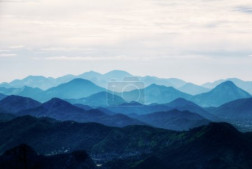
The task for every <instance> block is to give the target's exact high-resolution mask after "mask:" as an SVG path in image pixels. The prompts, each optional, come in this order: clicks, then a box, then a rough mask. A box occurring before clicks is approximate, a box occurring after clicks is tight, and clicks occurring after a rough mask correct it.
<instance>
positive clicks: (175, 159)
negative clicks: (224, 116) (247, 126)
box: [104, 123, 252, 169]
mask: <svg viewBox="0 0 252 169" xmlns="http://www.w3.org/2000/svg"><path fill="white" fill-rule="evenodd" d="M249 138H251V136H250V134H242V133H239V132H238V131H237V130H236V129H235V128H233V127H232V126H230V125H229V124H226V123H211V124H209V125H208V126H204V127H199V128H196V129H193V130H191V131H189V132H184V133H183V134H181V141H182V140H184V139H185V140H184V141H182V142H183V143H182V144H179V143H177V144H174V145H173V146H168V147H166V148H164V149H162V150H161V151H156V152H155V153H152V154H149V155H146V156H142V157H139V158H135V159H134V158H128V159H125V160H119V159H118V160H113V161H111V162H108V163H107V164H105V165H104V166H105V167H109V169H116V168H118V167H120V168H121V169H153V166H155V169H174V168H176V169H185V168H186V169H196V168H199V169H231V168H233V169H238V168H239V169H250V168H251V167H252V161H251V159H250V156H251V155H252V148H251V141H248V140H249Z"/></svg>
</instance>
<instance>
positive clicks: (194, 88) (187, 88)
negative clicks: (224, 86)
mask: <svg viewBox="0 0 252 169" xmlns="http://www.w3.org/2000/svg"><path fill="white" fill-rule="evenodd" d="M178 90H180V91H182V92H184V93H188V94H190V95H196V94H201V93H205V92H208V91H209V90H210V89H208V88H205V87H202V86H198V85H195V84H193V83H186V84H185V85H183V86H181V87H179V88H178Z"/></svg>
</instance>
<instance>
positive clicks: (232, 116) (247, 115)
mask: <svg viewBox="0 0 252 169" xmlns="http://www.w3.org/2000/svg"><path fill="white" fill-rule="evenodd" d="M211 113H212V114H214V115H216V116H217V117H219V118H220V119H222V120H223V121H226V122H229V123H232V124H234V125H235V126H237V127H238V128H239V129H242V130H251V129H252V98H248V99H239V100H235V101H232V102H229V103H226V104H224V105H221V106H220V107H218V108H216V109H213V110H212V111H211Z"/></svg>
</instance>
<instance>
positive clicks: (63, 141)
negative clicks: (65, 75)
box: [0, 116, 252, 169]
mask: <svg viewBox="0 0 252 169" xmlns="http://www.w3.org/2000/svg"><path fill="white" fill-rule="evenodd" d="M0 128H1V130H0V134H1V136H2V137H1V138H0V146H1V150H0V151H1V152H2V153H3V152H5V151H7V150H9V149H11V148H12V147H15V146H17V145H20V144H21V142H22V143H25V144H27V145H29V146H31V147H33V148H34V150H35V151H37V152H38V153H39V154H41V155H42V156H43V155H44V154H49V155H50V156H49V157H48V158H50V157H51V158H52V157H54V156H53V155H54V154H61V153H63V152H67V154H66V156H68V155H69V154H71V152H75V151H77V150H86V151H87V153H88V154H90V156H91V157H92V158H93V159H94V160H95V162H96V163H101V164H102V168H103V169H105V168H106V169H118V167H120V168H121V169H151V168H153V166H155V168H156V169H167V168H179V169H184V168H189V169H195V168H200V167H201V168H209V169H210V168H216V169H230V168H232V167H233V166H236V168H241V169H250V168H251V167H252V162H251V160H250V157H251V155H252V148H251V147H252V142H251V140H252V139H251V138H252V135H251V133H240V132H239V131H237V130H236V129H235V128H234V127H232V126H231V125H230V124H227V123H210V124H208V125H205V126H202V127H198V128H195V129H192V130H190V131H183V132H175V131H169V130H164V129H157V128H152V127H148V126H128V127H124V128H115V127H107V126H103V125H100V124H95V123H85V124H83V123H74V122H58V121H55V120H52V119H48V118H40V119H37V118H34V117H30V116H24V117H19V118H16V119H13V120H11V121H8V122H4V123H0ZM10 131H11V132H10ZM21 138H22V139H21ZM17 149H18V148H17V147H16V148H14V149H12V150H10V151H7V152H9V153H7V154H6V153H4V155H3V156H1V157H0V159H3V158H6V155H9V156H10V157H12V158H9V160H13V157H16V156H15V154H13V153H12V152H16V155H18V153H17V152H22V151H19V149H18V151H17ZM28 149H29V148H28ZM13 150H14V151H13ZM29 151H30V150H29ZM31 152H33V151H31ZM33 154H35V153H33ZM61 159H65V158H61ZM74 159H75V158H73V160H74ZM167 159H169V161H168V162H167ZM48 160H49V161H50V159H48ZM84 161H85V160H80V161H79V162H84ZM4 162H6V160H4ZM11 162H13V165H15V163H14V161H11ZM29 162H31V163H32V162H34V161H33V159H30V161H29ZM62 163H63V162H62ZM5 164H6V163H5ZM48 164H50V163H48ZM55 164H56V163H55ZM189 164H190V165H189Z"/></svg>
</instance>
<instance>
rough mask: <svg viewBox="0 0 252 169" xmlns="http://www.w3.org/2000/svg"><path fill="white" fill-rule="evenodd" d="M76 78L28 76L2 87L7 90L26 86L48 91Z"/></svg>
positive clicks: (4, 84) (71, 76)
mask: <svg viewBox="0 0 252 169" xmlns="http://www.w3.org/2000/svg"><path fill="white" fill-rule="evenodd" d="M74 78H75V76H74V75H65V76H62V77H59V78H52V77H44V76H27V77H25V78H24V79H17V80H13V81H11V82H10V83H6V82H5V83H1V84H0V87H5V88H23V87H25V86H28V87H31V88H39V89H42V90H47V89H49V88H51V87H54V86H57V85H59V84H61V83H66V82H69V81H70V80H73V79H74Z"/></svg>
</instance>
